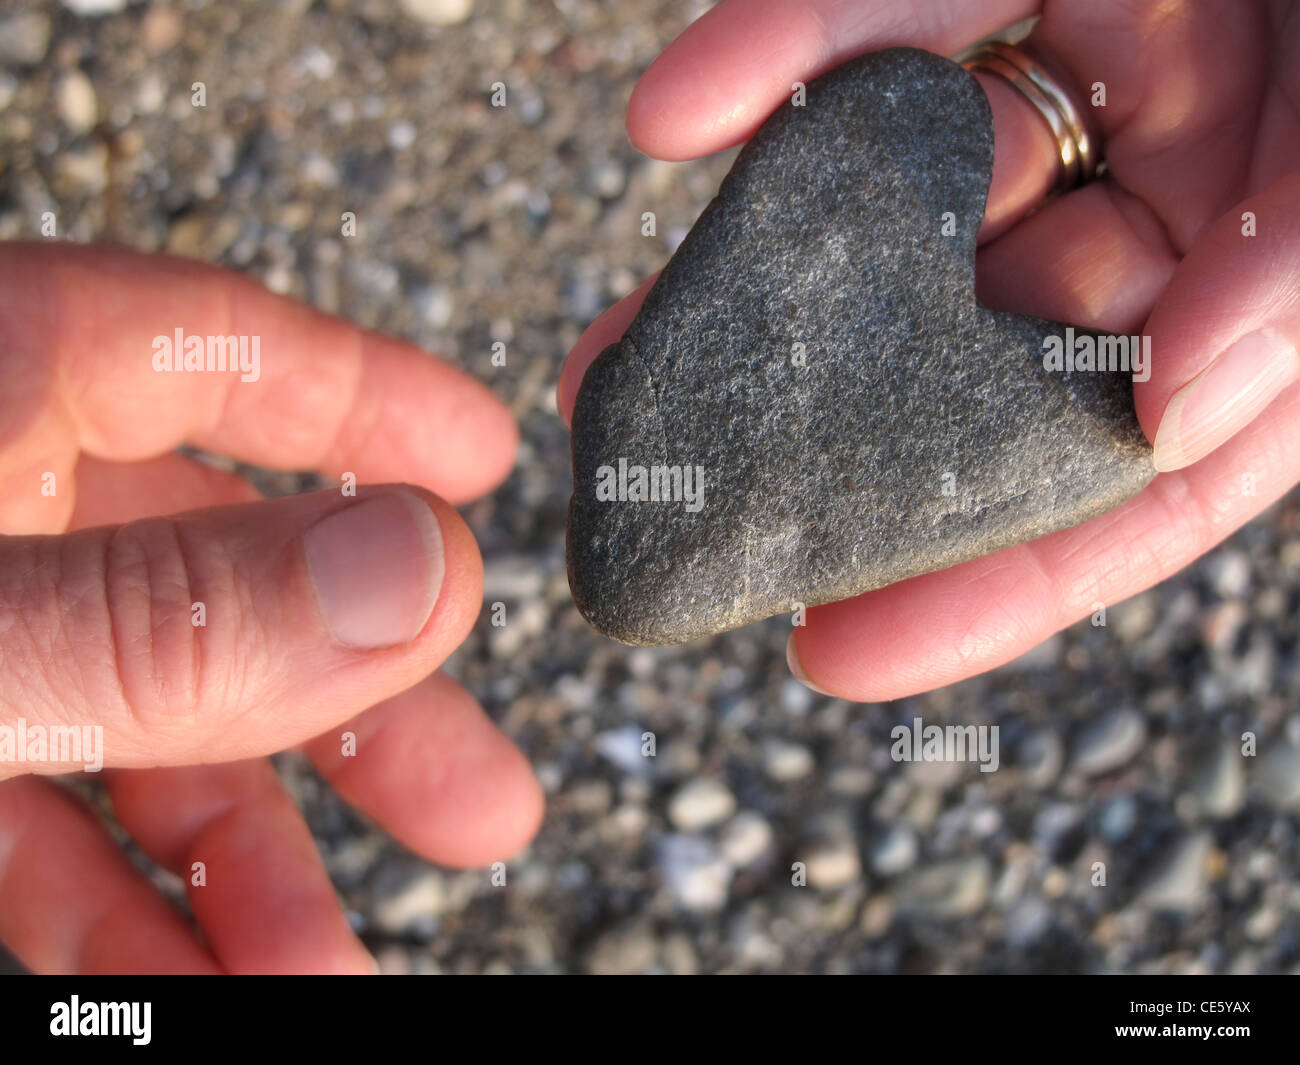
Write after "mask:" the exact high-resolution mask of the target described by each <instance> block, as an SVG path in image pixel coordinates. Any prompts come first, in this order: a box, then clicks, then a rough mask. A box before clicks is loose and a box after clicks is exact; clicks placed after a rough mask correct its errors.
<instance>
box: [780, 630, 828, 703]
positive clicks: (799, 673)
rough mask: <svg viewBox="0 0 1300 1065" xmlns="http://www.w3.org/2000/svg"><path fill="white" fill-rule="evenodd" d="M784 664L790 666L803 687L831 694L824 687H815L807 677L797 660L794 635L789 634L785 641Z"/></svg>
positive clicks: (819, 692) (797, 653)
mask: <svg viewBox="0 0 1300 1065" xmlns="http://www.w3.org/2000/svg"><path fill="white" fill-rule="evenodd" d="M785 664H786V665H787V666H789V667H790V672H791V673H793V674H794V678H795V680H797V681H798V682H799V683H800V684H802V685H803V686H804V687H805V688H811V689H812V690H813V691H815V692H816V693H817V694H818V695H827V696H829V695H830V694H831V693H830V692H828V691H826V689H824V688H819V687H817V685H816V684H814V683H813V682H812V681H810V680H809V679H808V674H807V673H805V672H804V671H803V663H801V662H800V661H799V652H798V651H796V650H795V649H794V636H791V637H790V639H788V640H787V641H786V643H785ZM831 697H832V698H834V697H833V696H831Z"/></svg>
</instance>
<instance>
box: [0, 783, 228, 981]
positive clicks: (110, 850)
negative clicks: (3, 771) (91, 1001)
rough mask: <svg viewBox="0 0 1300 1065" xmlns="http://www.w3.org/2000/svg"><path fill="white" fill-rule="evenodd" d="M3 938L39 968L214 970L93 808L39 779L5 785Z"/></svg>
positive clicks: (0, 872) (0, 812)
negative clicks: (135, 867)
mask: <svg viewBox="0 0 1300 1065" xmlns="http://www.w3.org/2000/svg"><path fill="white" fill-rule="evenodd" d="M0 940H3V941H4V943H5V945H6V946H7V947H8V948H9V949H10V950H11V951H12V952H13V953H14V954H15V955H16V956H17V957H18V958H19V959H20V960H21V961H22V962H23V964H24V965H26V966H27V967H28V968H29V969H31V970H33V971H34V972H38V973H160V972H165V973H212V972H216V971H217V964H216V961H215V959H214V958H213V957H212V956H211V955H210V954H209V953H208V952H207V951H206V950H204V949H203V948H202V947H201V946H200V945H199V943H198V941H197V940H196V938H195V936H194V934H193V933H192V932H191V931H190V929H189V927H188V926H187V924H186V923H185V921H184V920H183V919H182V917H181V916H180V914H179V913H177V912H176V910H175V909H173V908H172V907H171V906H170V905H168V903H167V902H166V901H165V900H164V899H163V898H162V896H161V895H159V894H158V892H157V891H155V890H154V888H153V886H152V885H151V884H150V883H149V882H148V881H147V880H145V878H144V877H143V876H141V875H140V873H139V872H137V871H136V870H135V869H134V868H133V867H132V866H131V863H130V862H128V861H127V859H126V857H125V855H123V853H122V852H121V850H120V849H119V848H118V847H117V846H116V844H114V842H113V840H112V839H111V838H110V837H109V835H108V833H107V832H106V831H105V830H104V826H103V825H102V824H101V823H100V822H99V820H98V818H96V817H95V815H94V814H93V813H91V811H90V810H89V809H88V808H87V807H86V805H85V804H84V803H82V802H81V801H80V800H78V799H77V798H76V797H75V796H73V795H71V794H70V793H69V792H67V791H65V790H64V789H62V788H60V787H58V786H57V785H56V784H53V783H50V782H49V781H45V780H37V779H35V778H34V777H26V778H23V779H19V780H9V781H5V782H4V783H0Z"/></svg>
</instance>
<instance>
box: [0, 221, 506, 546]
mask: <svg viewBox="0 0 1300 1065" xmlns="http://www.w3.org/2000/svg"><path fill="white" fill-rule="evenodd" d="M177 330H180V332H181V336H182V343H181V349H182V351H181V355H182V356H183V355H184V353H185V349H186V348H187V347H188V344H187V343H186V342H185V340H184V338H199V340H201V341H202V342H203V344H204V351H205V358H206V351H207V338H209V337H211V338H213V345H212V347H213V358H214V360H215V358H216V356H217V355H218V354H221V355H222V356H225V355H226V354H227V352H226V349H225V347H224V345H223V346H222V348H221V351H220V352H219V353H218V352H217V350H216V348H217V342H218V341H221V340H224V339H225V338H232V337H233V338H239V337H245V338H247V341H246V343H245V363H244V364H242V365H241V368H240V370H239V372H232V371H231V370H229V369H228V370H225V371H221V370H215V369H214V370H212V371H206V370H204V371H203V372H199V371H196V370H191V371H183V370H182V371H178V370H175V369H171V370H167V369H165V368H164V369H161V370H160V369H156V368H155V367H156V366H163V367H166V366H167V365H170V362H169V361H168V360H163V359H162V356H164V355H170V354H171V348H172V347H175V338H176V333H177ZM0 335H3V336H5V339H6V347H5V349H4V352H3V355H2V356H0V380H3V383H4V391H3V393H0V395H2V396H3V398H2V399H0V487H2V488H3V490H4V492H5V494H6V497H7V498H18V499H25V498H27V496H28V495H29V493H33V492H34V493H36V494H37V496H36V498H37V499H38V500H39V499H44V500H45V502H44V504H43V505H44V507H45V509H46V511H48V512H51V513H52V512H54V511H58V512H59V513H60V514H61V516H62V518H63V520H65V521H66V518H67V515H68V514H69V513H70V512H71V505H70V500H69V499H67V498H66V497H64V496H58V495H55V496H51V497H43V496H41V495H40V494H39V490H40V487H41V480H40V474H41V473H42V472H43V471H53V472H56V473H67V472H70V470H71V467H72V464H73V462H74V461H75V456H76V451H77V448H81V449H83V450H85V451H87V452H89V453H90V454H92V455H95V456H97V457H99V458H104V459H115V460H119V461H132V460H137V459H142V458H150V457H153V456H155V455H158V454H160V453H162V452H165V451H169V450H171V449H172V448H174V447H176V446H177V445H178V444H181V443H183V442H189V443H192V444H196V445H198V446H200V447H204V448H208V449H210V450H213V451H217V452H220V453H223V454H227V455H229V456H231V457H233V458H237V459H242V460H245V461H249V462H255V463H258V464H260V465H265V466H273V467H278V468H284V469H320V470H323V471H324V472H326V473H328V474H330V475H332V476H340V475H341V474H342V473H344V472H350V473H353V474H355V475H356V477H357V479H358V480H359V481H363V482H366V481H370V482H374V481H380V482H383V481H409V482H412V483H416V484H421V485H425V486H428V487H430V488H431V489H433V490H435V491H437V492H439V493H440V494H442V495H444V496H445V497H446V498H448V499H450V500H452V501H454V502H458V501H463V500H465V499H468V498H471V497H473V496H475V495H477V494H481V493H482V492H484V491H486V490H488V489H489V488H491V487H492V486H494V485H495V484H496V483H497V482H498V481H500V480H501V478H502V477H504V476H505V474H506V472H507V471H508V470H509V468H510V465H511V464H512V462H513V460H514V450H515V444H516V441H517V429H516V427H515V424H514V420H513V419H512V418H511V417H510V414H509V412H508V411H507V410H506V408H505V407H504V406H503V405H502V404H501V403H500V402H499V401H498V400H497V399H496V398H495V397H493V396H492V394H491V393H490V392H489V391H488V390H487V389H486V388H485V387H484V386H483V385H481V384H479V383H478V382H476V381H474V380H473V379H471V378H470V377H468V376H467V375H465V374H463V373H461V372H460V371H459V370H456V369H454V368H452V367H451V366H449V365H448V364H446V363H444V362H441V361H440V360H437V359H434V358H431V357H430V356H428V355H426V354H424V353H423V352H421V351H419V350H418V349H416V348H414V347H413V346H411V345H409V344H404V343H402V342H400V341H397V340H393V339H390V338H387V337H382V336H380V335H379V334H376V333H371V332H367V331H364V330H361V329H358V328H357V327H356V326H354V325H351V324H349V323H347V322H343V321H341V320H339V319H336V318H332V317H330V316H328V315H324V314H321V313H319V312H317V311H315V310H312V309H311V308H309V307H307V306H305V305H303V304H300V303H296V302H293V301H291V300H286V299H284V298H281V297H278V296H275V295H273V294H271V293H270V292H267V291H266V290H265V289H263V288H261V287H260V286H258V285H256V284H254V283H253V282H251V281H249V280H248V279H246V278H243V277H241V276H240V275H238V274H235V273H232V272H229V271H226V270H221V269H218V268H216V267H211V266H207V265H204V264H201V263H196V262H189V261H184V260H178V259H170V258H167V257H163V256H147V255H137V254H135V253H132V252H127V251H123V250H119V249H107V248H94V247H76V246H72V245H67V244H51V243H43V244H5V245H0ZM254 340H256V345H254ZM155 342H157V343H155ZM236 348H237V345H236ZM254 350H256V352H257V358H256V360H255V361H254V359H253V352H254ZM181 365H184V362H183V359H182V360H181ZM214 365H216V363H215V361H214ZM245 367H247V369H245ZM245 378H247V379H245ZM33 478H34V479H33ZM6 520H7V521H8V522H9V523H10V524H9V526H8V527H9V528H10V529H11V530H12V531H19V528H18V527H17V526H15V525H13V521H14V520H16V519H14V518H12V517H8V516H7V518H6ZM30 527H31V526H25V527H24V528H30ZM40 527H42V528H50V527H58V526H57V525H54V526H52V525H50V524H45V525H42V526H40Z"/></svg>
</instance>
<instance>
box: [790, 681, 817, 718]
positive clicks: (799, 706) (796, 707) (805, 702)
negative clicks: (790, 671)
mask: <svg viewBox="0 0 1300 1065" xmlns="http://www.w3.org/2000/svg"><path fill="white" fill-rule="evenodd" d="M815 698H816V695H815V694H814V693H813V691H812V689H810V688H808V687H806V686H805V685H804V684H803V683H801V682H800V681H797V680H795V679H794V678H793V677H786V678H785V680H783V681H782V682H781V709H782V710H784V711H785V712H786V713H787V714H792V715H793V716H795V717H802V716H803V715H804V714H806V713H808V711H809V710H811V709H812V706H813V700H814V699H815Z"/></svg>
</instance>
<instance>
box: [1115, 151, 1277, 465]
mask: <svg viewBox="0 0 1300 1065" xmlns="http://www.w3.org/2000/svg"><path fill="white" fill-rule="evenodd" d="M1297 204H1300V172H1297V173H1294V174H1292V175H1290V176H1289V177H1286V178H1283V179H1282V180H1280V181H1278V182H1276V183H1275V184H1273V185H1271V186H1270V187H1269V188H1267V189H1265V190H1264V191H1263V192H1261V193H1260V194H1259V195H1257V196H1253V197H1251V198H1250V199H1248V200H1245V201H1244V202H1242V203H1240V204H1238V205H1237V206H1236V207H1234V208H1233V209H1232V210H1230V211H1229V212H1228V213H1227V214H1225V215H1224V216H1223V217H1222V218H1220V219H1219V220H1218V221H1217V222H1215V223H1214V224H1213V225H1211V226H1210V227H1208V228H1207V229H1206V230H1205V231H1204V232H1203V233H1202V235H1201V237H1200V239H1199V240H1198V241H1197V242H1196V245H1195V246H1194V247H1193V248H1192V250H1191V251H1190V252H1189V253H1188V254H1187V257H1186V258H1185V259H1184V260H1183V262H1182V264H1181V265H1180V266H1179V267H1178V269H1177V270H1176V271H1175V272H1174V274H1173V277H1172V279H1171V280H1170V282H1169V285H1168V287H1167V288H1166V289H1165V290H1164V292H1163V294H1162V295H1161V296H1160V299H1159V300H1158V301H1157V303H1156V306H1155V309H1154V310H1153V311H1152V313H1151V319H1150V321H1149V322H1148V323H1147V333H1148V334H1149V335H1150V337H1151V351H1152V366H1153V369H1152V373H1151V379H1150V380H1149V381H1147V382H1145V383H1140V384H1138V385H1137V386H1136V398H1137V408H1138V416H1139V417H1140V419H1141V421H1142V425H1143V427H1144V428H1145V429H1146V431H1147V433H1148V435H1150V436H1151V437H1152V438H1153V442H1154V445H1155V463H1156V468H1157V469H1159V470H1176V469H1182V468H1183V467H1184V466H1188V465H1190V464H1191V463H1194V462H1197V461H1199V460H1200V459H1202V458H1204V457H1205V456H1206V455H1208V454H1210V453H1211V452H1212V451H1213V450H1214V449H1215V448H1217V447H1220V446H1222V444H1223V443H1224V442H1225V441H1226V440H1228V439H1230V438H1231V437H1232V436H1233V435H1235V434H1236V433H1238V432H1240V431H1241V429H1242V428H1244V427H1245V426H1247V425H1249V424H1250V423H1251V422H1252V421H1254V420H1255V418H1257V417H1258V416H1259V415H1260V413H1261V412H1262V411H1263V410H1265V409H1266V408H1267V407H1268V406H1269V405H1270V404H1271V403H1274V402H1276V401H1277V399H1278V397H1279V396H1281V395H1282V394H1284V393H1286V392H1287V391H1294V389H1295V387H1296V384H1297V382H1300V351H1297V346H1298V345H1300V210H1297V209H1296V205H1297Z"/></svg>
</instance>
